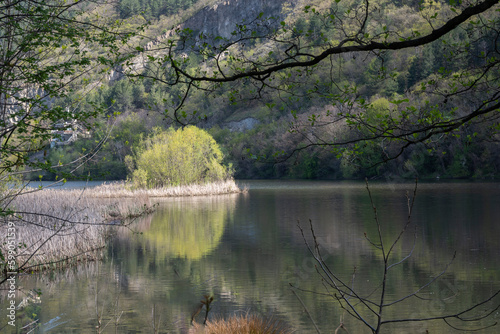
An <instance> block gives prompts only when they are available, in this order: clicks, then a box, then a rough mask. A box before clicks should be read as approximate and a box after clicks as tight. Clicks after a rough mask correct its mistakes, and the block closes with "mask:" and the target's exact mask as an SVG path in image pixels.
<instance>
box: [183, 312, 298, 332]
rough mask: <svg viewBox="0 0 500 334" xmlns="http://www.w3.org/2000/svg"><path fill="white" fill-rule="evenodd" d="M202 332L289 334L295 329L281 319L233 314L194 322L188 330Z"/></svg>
mask: <svg viewBox="0 0 500 334" xmlns="http://www.w3.org/2000/svg"><path fill="white" fill-rule="evenodd" d="M190 332H192V333H204V334H235V333H238V334H253V333H255V334H256V333H259V334H291V333H294V332H295V331H294V330H292V329H291V328H290V327H289V326H288V325H286V324H285V323H283V322H282V321H279V320H276V319H274V318H269V319H265V318H263V317H260V316H257V315H250V314H246V315H240V316H233V317H231V318H229V319H226V320H224V319H216V320H212V321H207V323H206V325H205V326H204V327H203V325H199V324H195V325H194V326H193V328H192V330H191V331H190Z"/></svg>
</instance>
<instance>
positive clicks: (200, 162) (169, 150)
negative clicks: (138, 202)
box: [128, 126, 232, 188]
mask: <svg viewBox="0 0 500 334" xmlns="http://www.w3.org/2000/svg"><path fill="white" fill-rule="evenodd" d="M222 159H223V154H222V152H221V150H220V148H219V145H218V144H217V143H216V142H215V140H214V139H213V138H212V136H211V135H210V134H208V133H207V132H206V131H204V130H202V129H198V128H197V127H195V126H188V127H185V128H184V129H178V130H174V129H172V128H170V129H168V130H167V131H163V130H161V129H159V128H155V129H153V133H152V135H151V136H149V137H147V138H144V139H142V140H141V142H140V143H139V146H138V147H137V149H136V155H135V159H134V164H133V166H132V168H133V172H132V181H133V183H134V185H135V186H136V187H149V188H154V187H165V186H178V185H188V184H195V183H198V184H199V183H207V182H215V181H220V180H225V179H227V178H230V177H231V174H232V168H231V166H228V167H227V166H223V165H222ZM128 161H130V159H128ZM129 165H130V164H129Z"/></svg>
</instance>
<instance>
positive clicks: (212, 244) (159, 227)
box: [138, 195, 237, 261]
mask: <svg viewBox="0 0 500 334" xmlns="http://www.w3.org/2000/svg"><path fill="white" fill-rule="evenodd" d="M236 197H237V195H227V196H219V197H204V198H191V199H182V198H181V199H176V200H175V199H173V200H170V201H168V202H164V203H163V204H162V206H161V207H160V208H159V209H158V211H157V212H156V213H155V215H154V216H151V217H148V218H147V219H144V220H142V221H141V222H140V224H139V226H138V229H139V231H141V232H143V236H144V240H143V242H142V245H143V247H144V248H146V247H147V248H151V249H154V250H155V252H156V257H157V258H156V260H157V261H160V260H163V259H166V258H169V257H180V258H185V259H188V260H198V259H200V258H202V257H203V256H205V255H207V254H208V253H210V252H211V251H212V250H213V249H214V248H216V247H217V246H218V245H219V243H220V241H221V238H222V235H223V233H224V227H225V225H226V224H227V223H228V221H232V220H233V215H234V209H235V203H236V202H235V200H236Z"/></svg>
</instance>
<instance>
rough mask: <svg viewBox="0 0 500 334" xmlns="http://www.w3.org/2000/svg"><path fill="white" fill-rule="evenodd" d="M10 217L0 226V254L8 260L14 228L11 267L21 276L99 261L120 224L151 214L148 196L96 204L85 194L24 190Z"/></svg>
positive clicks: (11, 203) (97, 200)
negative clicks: (22, 272) (9, 233)
mask: <svg viewBox="0 0 500 334" xmlns="http://www.w3.org/2000/svg"><path fill="white" fill-rule="evenodd" d="M7 208H8V209H11V210H13V212H14V213H13V214H11V215H9V216H7V217H4V218H3V220H4V222H3V223H2V224H0V248H1V250H2V253H3V254H7V240H8V239H7V228H8V223H9V222H10V223H11V225H12V223H13V225H14V227H15V229H16V232H15V241H16V245H17V247H16V264H17V266H18V267H19V268H21V269H24V270H40V269H45V268H56V267H60V266H64V265H68V264H71V263H75V262H78V261H82V260H98V259H100V258H101V257H102V256H103V253H102V249H103V248H104V246H105V244H106V239H107V237H108V236H109V235H110V233H111V232H112V231H111V229H112V228H113V227H114V226H116V225H122V224H123V222H124V218H127V217H135V216H138V215H139V214H140V213H143V212H148V210H150V209H151V205H150V201H149V198H148V197H147V196H141V197H138V198H136V199H134V200H121V201H119V202H117V203H115V202H113V201H111V200H104V199H102V198H95V197H93V196H92V194H91V193H90V192H89V191H88V190H60V189H58V190H54V189H46V190H35V191H34V190H26V191H24V192H23V193H20V194H19V195H17V196H16V197H15V198H14V199H13V200H12V201H11V202H10V203H9V205H8V207H7Z"/></svg>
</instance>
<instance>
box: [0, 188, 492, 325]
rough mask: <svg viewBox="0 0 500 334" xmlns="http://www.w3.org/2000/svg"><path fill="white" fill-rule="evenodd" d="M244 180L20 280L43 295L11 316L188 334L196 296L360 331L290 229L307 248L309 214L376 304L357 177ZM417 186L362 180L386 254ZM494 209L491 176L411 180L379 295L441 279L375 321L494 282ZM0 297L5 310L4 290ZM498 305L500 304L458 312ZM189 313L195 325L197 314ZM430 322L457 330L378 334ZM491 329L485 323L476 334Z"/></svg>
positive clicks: (486, 290) (481, 290) (462, 304)
mask: <svg viewBox="0 0 500 334" xmlns="http://www.w3.org/2000/svg"><path fill="white" fill-rule="evenodd" d="M240 184H245V185H246V186H247V187H248V189H249V190H248V192H247V193H244V194H237V195H223V196H215V197H194V198H177V199H164V200H161V202H160V205H159V207H158V210H157V211H156V212H155V213H154V214H152V215H150V216H148V217H144V218H142V219H140V220H138V221H137V222H136V223H134V225H132V228H131V230H122V231H119V232H118V233H117V234H116V236H115V238H114V239H113V240H112V241H111V242H110V244H109V247H108V250H107V253H108V254H107V255H108V256H107V259H106V260H105V261H104V262H100V263H89V264H82V265H80V266H78V267H76V268H71V269H68V270H66V271H64V272H53V273H49V274H47V275H43V276H40V275H33V276H29V277H23V278H22V279H21V281H20V284H21V285H22V286H23V288H24V289H25V291H29V290H30V289H40V290H41V292H42V295H41V297H40V302H39V303H37V304H32V305H31V306H30V307H28V308H26V309H25V310H24V311H22V312H20V313H19V317H27V318H32V319H38V321H39V323H40V324H41V325H40V328H39V331H38V332H40V333H45V332H48V333H61V332H64V333H82V332H88V333H90V332H93V333H95V332H96V329H95V328H96V325H97V324H98V322H99V321H100V322H101V328H104V327H105V326H106V328H105V330H104V332H106V333H115V332H116V333H153V325H152V323H153V314H154V315H155V316H154V317H155V323H156V325H155V326H156V327H157V328H159V329H160V331H159V332H161V333H186V332H187V331H188V329H189V328H190V321H191V314H192V313H193V311H194V310H195V309H196V308H197V306H198V305H199V304H200V300H202V299H203V296H204V295H210V296H213V297H214V301H213V303H212V310H211V311H210V314H209V319H214V318H217V317H228V316H230V315H234V314H237V315H239V314H243V315H244V314H256V315H260V316H262V317H272V318H274V319H277V320H281V321H283V322H285V323H287V324H289V325H290V326H292V327H293V328H295V329H296V330H297V333H316V330H315V328H314V324H313V321H314V323H315V324H316V325H317V326H318V328H319V329H320V330H321V332H322V333H333V332H334V331H335V329H336V328H337V327H338V326H339V324H340V323H344V324H345V327H346V328H347V329H348V330H349V332H350V333H369V332H370V331H369V330H368V328H367V327H366V326H364V325H363V324H362V323H361V322H360V321H358V320H355V319H353V317H351V316H349V314H348V313H347V312H346V311H343V310H342V309H341V308H340V307H339V303H338V302H337V301H336V299H335V295H334V293H333V291H332V289H331V288H330V289H326V288H325V286H324V285H323V283H322V281H321V277H320V275H319V274H318V273H317V272H316V269H315V261H314V259H313V257H312V256H311V254H310V253H309V252H308V249H307V246H306V244H305V241H304V238H303V236H302V233H301V231H300V229H299V228H298V223H300V225H301V226H302V228H303V229H304V234H305V238H306V240H307V242H308V243H309V244H312V238H311V227H310V225H309V224H310V222H311V225H312V227H313V229H314V232H315V234H316V237H317V240H318V241H319V243H320V247H321V248H320V249H321V252H322V254H323V256H324V258H325V263H326V264H327V265H328V266H329V268H330V270H331V272H332V273H333V274H335V275H337V276H338V277H339V278H340V279H342V280H343V281H344V282H347V284H348V285H349V286H350V287H351V288H352V289H353V290H354V291H356V292H357V293H358V294H359V295H362V296H365V297H366V298H369V299H373V300H374V301H376V302H378V300H379V295H380V291H381V285H380V284H381V277H382V275H383V259H382V255H381V253H380V251H379V250H378V249H377V248H376V247H374V246H373V245H371V244H370V242H369V241H368V240H367V239H369V240H371V241H372V242H373V243H374V244H376V243H377V239H376V237H377V235H378V229H377V225H376V223H375V219H374V210H373V208H372V205H371V202H370V197H369V196H368V192H367V190H366V187H365V184H364V183H363V182H324V181H240ZM413 187H414V184H413V183H386V182H374V183H372V184H371V186H370V188H371V193H372V198H373V202H374V204H375V206H376V208H377V217H378V220H379V222H380V224H381V227H382V228H381V233H382V235H383V240H384V245H385V247H386V249H388V248H389V246H390V244H391V242H392V240H395V238H397V236H398V235H399V232H400V231H401V229H402V228H403V227H404V226H405V224H406V222H407V219H408V203H407V198H406V197H405V194H406V192H409V194H410V195H411V196H413ZM498 217H500V183H479V182H435V183H422V184H419V185H418V190H417V196H416V201H415V204H414V208H413V214H412V224H411V225H410V227H409V228H408V229H407V230H406V232H405V234H404V235H403V236H402V238H401V240H400V243H398V245H397V246H396V247H394V249H393V250H392V256H393V257H392V258H391V260H390V261H389V263H397V262H399V261H400V260H402V259H404V258H405V257H407V255H408V254H409V253H410V252H411V257H409V258H407V259H406V260H405V261H403V262H402V263H401V264H399V265H397V266H394V267H393V268H391V270H390V271H389V273H388V279H387V287H386V302H391V301H394V300H398V299H400V298H402V297H404V296H406V295H408V294H409V293H411V292H414V291H417V290H418V289H419V288H421V287H423V286H425V285H426V284H427V283H428V282H430V281H431V280H433V279H435V278H436V276H438V275H440V274H441V276H440V278H439V279H437V280H436V281H435V282H434V283H433V284H430V285H429V286H428V287H425V288H423V289H422V290H421V291H420V292H419V293H418V298H415V297H412V298H409V299H406V300H405V301H403V302H401V303H399V304H396V305H394V306H391V307H387V308H385V309H384V313H383V314H384V319H386V320H389V319H403V318H422V317H425V318H427V317H434V316H440V315H444V314H453V313H457V312H459V311H461V310H465V309H467V308H468V307H470V306H471V305H474V304H475V303H478V302H480V301H482V300H484V299H486V298H488V297H489V296H490V295H492V294H493V293H494V292H496V291H497V290H498V289H500V266H499V260H498V259H499V258H500V224H499V218H498ZM365 233H366V236H367V237H366V238H365ZM455 252H456V257H455V259H454V260H453V261H452V259H453V256H454V253H455ZM450 261H452V262H451V264H450V265H449V267H448V269H447V270H446V272H443V271H444V270H445V268H446V267H447V265H448V264H449V263H450ZM290 284H292V285H293V286H294V287H295V290H294V291H295V294H294V293H293V292H292V290H291V287H290ZM337 295H338V294H337ZM350 300H351V301H353V299H352V298H351V299H350ZM2 303H3V304H2V309H5V305H6V299H5V296H4V298H3V300H2ZM499 304H500V298H496V299H494V301H493V304H492V303H488V304H485V305H483V306H482V307H480V308H479V309H478V310H477V312H472V313H468V314H465V315H464V317H470V316H473V315H478V314H483V313H484V312H486V311H488V310H492V309H493V308H494V307H496V306H497V305H499ZM492 305H494V307H492ZM355 307H356V308H357V309H358V310H359V312H363V314H362V316H363V318H364V319H365V320H367V321H373V317H372V316H370V315H369V314H368V313H367V312H368V311H367V310H366V308H363V307H362V306H361V305H359V303H358V304H355ZM306 309H307V311H306ZM482 312H483V313H482ZM2 314H3V312H2ZM33 314H35V315H33ZM308 314H310V315H308ZM2 318H4V317H2ZM311 318H312V320H311ZM25 320H26V319H25ZM498 320H500V315H499V313H498V312H497V311H495V312H494V313H493V314H492V315H491V317H490V318H488V319H486V320H483V321H481V322H474V323H472V324H471V323H462V322H460V321H457V320H456V319H450V320H449V322H450V324H452V325H453V326H456V327H460V328H468V329H473V328H480V327H481V326H488V325H490V324H492V323H494V322H495V321H498ZM5 321H6V320H5V319H2V321H1V324H2V326H3V324H5ZM196 321H197V322H202V321H203V312H202V313H201V314H200V315H199V316H198V317H197V318H196ZM426 330H427V331H429V332H430V333H455V332H456V330H455V329H452V328H450V327H448V326H446V324H445V323H444V322H443V321H442V320H437V321H427V322H410V323H403V324H396V325H391V326H389V325H388V327H386V328H385V330H383V332H407V333H425V332H426ZM498 331H499V329H498V328H489V329H484V330H482V331H481V333H497V332H498ZM341 332H342V331H341Z"/></svg>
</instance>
